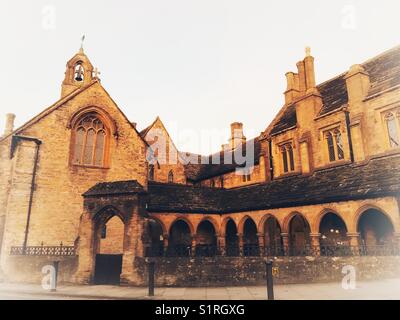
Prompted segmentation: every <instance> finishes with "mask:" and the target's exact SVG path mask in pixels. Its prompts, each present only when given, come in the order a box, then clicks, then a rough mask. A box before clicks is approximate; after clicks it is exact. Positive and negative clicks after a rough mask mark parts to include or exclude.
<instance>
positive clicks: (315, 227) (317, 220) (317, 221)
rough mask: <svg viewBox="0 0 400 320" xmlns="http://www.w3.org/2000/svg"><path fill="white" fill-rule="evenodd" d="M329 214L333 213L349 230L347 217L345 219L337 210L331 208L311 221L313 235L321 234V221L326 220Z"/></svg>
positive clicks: (325, 209)
mask: <svg viewBox="0 0 400 320" xmlns="http://www.w3.org/2000/svg"><path fill="white" fill-rule="evenodd" d="M328 213H333V214H335V215H336V216H338V217H339V218H340V219H341V220H342V221H343V223H344V224H345V226H346V229H347V230H349V221H346V219H345V217H343V216H342V215H341V214H340V213H339V212H338V211H337V210H335V209H331V208H324V209H322V210H321V211H320V212H319V213H318V215H317V216H316V217H315V219H314V220H313V221H311V224H310V227H311V232H312V233H319V229H320V225H321V221H322V219H323V218H324V216H325V215H326V214H328Z"/></svg>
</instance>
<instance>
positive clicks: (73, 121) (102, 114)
mask: <svg viewBox="0 0 400 320" xmlns="http://www.w3.org/2000/svg"><path fill="white" fill-rule="evenodd" d="M89 113H95V114H96V115H97V116H98V117H99V118H100V120H101V121H103V122H104V124H105V125H106V126H107V127H108V129H109V130H110V132H111V134H112V135H114V136H116V135H117V125H116V123H115V121H114V120H113V118H112V117H111V115H110V114H109V113H108V112H107V111H106V110H105V109H104V108H102V107H98V106H87V107H84V108H81V109H79V110H78V111H76V112H75V113H74V114H72V116H71V117H70V119H69V121H68V124H67V128H68V129H72V128H75V126H76V125H77V123H78V121H79V120H80V119H82V117H84V116H85V115H87V114H89Z"/></svg>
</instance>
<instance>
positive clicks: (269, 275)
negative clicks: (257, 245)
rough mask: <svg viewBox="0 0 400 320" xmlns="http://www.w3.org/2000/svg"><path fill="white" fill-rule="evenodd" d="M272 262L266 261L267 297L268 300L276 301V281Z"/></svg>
mask: <svg viewBox="0 0 400 320" xmlns="http://www.w3.org/2000/svg"><path fill="white" fill-rule="evenodd" d="M272 262H273V261H272V260H265V265H266V267H267V295H268V300H274V280H273V278H272Z"/></svg>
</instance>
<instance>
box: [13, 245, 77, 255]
mask: <svg viewBox="0 0 400 320" xmlns="http://www.w3.org/2000/svg"><path fill="white" fill-rule="evenodd" d="M10 255H12V256H75V255H76V248H75V247H74V246H64V245H63V243H62V242H61V243H60V245H59V246H44V245H43V244H41V245H40V246H29V247H24V246H20V247H18V246H14V247H11V250H10Z"/></svg>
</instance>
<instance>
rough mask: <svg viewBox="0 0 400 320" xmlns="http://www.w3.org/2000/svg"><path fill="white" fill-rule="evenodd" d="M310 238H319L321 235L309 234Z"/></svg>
mask: <svg viewBox="0 0 400 320" xmlns="http://www.w3.org/2000/svg"><path fill="white" fill-rule="evenodd" d="M310 237H312V238H320V237H321V234H320V233H310Z"/></svg>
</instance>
